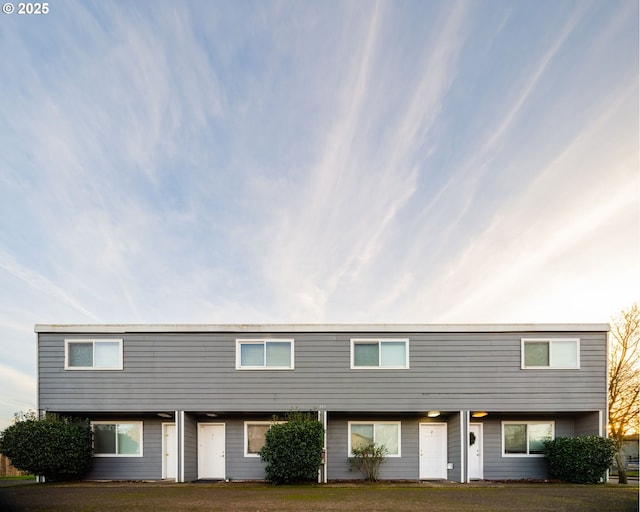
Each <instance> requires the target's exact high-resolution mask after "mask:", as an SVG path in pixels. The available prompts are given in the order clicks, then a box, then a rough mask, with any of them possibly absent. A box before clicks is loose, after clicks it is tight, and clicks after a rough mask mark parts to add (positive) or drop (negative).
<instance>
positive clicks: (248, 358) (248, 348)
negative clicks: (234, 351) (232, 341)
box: [240, 343, 264, 366]
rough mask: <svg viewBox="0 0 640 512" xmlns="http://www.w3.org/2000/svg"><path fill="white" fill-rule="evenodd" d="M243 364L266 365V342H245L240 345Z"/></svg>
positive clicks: (241, 362)
mask: <svg viewBox="0 0 640 512" xmlns="http://www.w3.org/2000/svg"><path fill="white" fill-rule="evenodd" d="M240 365H241V366H264V344H263V343H243V344H242V345H240Z"/></svg>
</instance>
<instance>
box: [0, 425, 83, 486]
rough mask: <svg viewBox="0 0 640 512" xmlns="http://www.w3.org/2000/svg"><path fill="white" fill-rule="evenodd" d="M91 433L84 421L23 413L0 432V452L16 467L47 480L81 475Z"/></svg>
mask: <svg viewBox="0 0 640 512" xmlns="http://www.w3.org/2000/svg"><path fill="white" fill-rule="evenodd" d="M92 451H93V448H92V432H91V428H90V426H89V424H88V422H86V421H78V420H74V419H70V418H62V417H57V416H52V415H49V416H47V417H46V418H45V419H37V418H36V417H35V414H30V415H26V416H23V418H21V419H18V420H17V421H16V422H15V423H14V424H13V425H10V426H9V427H7V428H6V429H5V430H4V431H3V432H1V433H0V453H2V454H3V455H5V456H6V457H8V458H9V459H11V463H12V464H13V466H14V467H15V468H17V469H20V470H22V471H27V472H29V473H31V474H34V475H41V476H44V477H45V479H46V480H47V481H65V480H75V479H79V478H81V477H82V476H83V475H84V474H85V473H86V472H87V471H88V470H89V468H90V467H91V457H92Z"/></svg>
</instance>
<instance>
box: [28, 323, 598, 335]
mask: <svg viewBox="0 0 640 512" xmlns="http://www.w3.org/2000/svg"><path fill="white" fill-rule="evenodd" d="M34 330H35V332H36V333H95V334H103V333H107V334H109V333H120V334H124V333H147V332H149V333H160V332H167V333H172V332H194V333H195V332H258V333H260V332H264V333H271V332H430V333H434V332H448V333H451V332H461V333H464V332H608V331H609V330H610V326H609V324H586V323H575V324H36V325H35V327H34Z"/></svg>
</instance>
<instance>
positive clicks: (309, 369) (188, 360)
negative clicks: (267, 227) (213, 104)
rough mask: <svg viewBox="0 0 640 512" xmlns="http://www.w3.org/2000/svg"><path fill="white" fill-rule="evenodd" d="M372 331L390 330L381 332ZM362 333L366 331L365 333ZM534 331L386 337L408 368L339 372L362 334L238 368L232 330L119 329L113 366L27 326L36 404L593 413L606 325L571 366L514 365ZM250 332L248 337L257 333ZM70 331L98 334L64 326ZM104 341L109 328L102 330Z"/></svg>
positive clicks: (313, 340) (317, 337)
mask: <svg viewBox="0 0 640 512" xmlns="http://www.w3.org/2000/svg"><path fill="white" fill-rule="evenodd" d="M378 334H379V335H380V337H386V338H388V337H392V335H390V334H389V333H388V332H386V333H378ZM378 334H376V333H368V334H366V337H375V336H376V335H378ZM534 335H535V336H540V333H532V334H531V335H528V334H527V333H522V332H517V333H508V332H507V333H441V334H440V333H409V334H403V333H398V334H397V337H406V338H409V340H410V369H407V370H351V369H350V368H349V365H350V339H351V338H352V337H365V335H363V334H362V333H333V334H332V333H278V335H277V336H275V337H280V338H294V339H295V370H292V371H269V370H262V371H259V370H256V371H238V370H236V369H235V364H236V363H235V354H236V337H242V338H246V337H250V336H251V334H248V333H243V334H242V335H238V336H236V335H234V334H233V333H210V334H207V333H186V334H184V333H170V334H169V333H167V334H162V333H155V334H144V333H135V334H124V335H118V336H117V337H119V338H122V339H123V340H124V370H122V371H65V370H64V339H65V335H64V334H62V333H55V334H50V333H40V334H39V352H38V354H39V357H38V368H39V400H40V408H42V409H49V410H59V411H96V412H98V411H108V410H123V411H156V410H170V411H171V410H193V411H203V410H214V411H216V410H220V411H255V412H259V411H269V410H273V409H278V410H288V409H290V408H292V407H298V408H305V409H306V408H326V409H327V410H335V411H380V410H387V411H398V412H401V411H422V410H429V409H441V410H466V409H486V410H493V411H500V410H502V411H505V410H509V411H553V410H558V409H561V410H565V411H584V410H597V409H604V404H605V401H606V397H605V391H606V355H605V354H606V353H605V345H606V333H604V332H603V333H577V332H576V333H567V332H559V333H555V334H554V333H549V334H548V335H549V336H550V337H552V336H556V337H578V338H580V340H581V358H580V359H581V368H580V369H579V370H522V369H521V368H520V340H521V338H522V337H527V336H534ZM265 336H266V335H265V334H264V333H263V334H256V335H255V337H265ZM66 337H67V338H68V339H72V338H77V339H78V338H88V337H91V338H96V339H97V338H109V336H108V335H104V334H101V335H96V336H92V335H91V334H90V333H88V334H73V335H68V336H66ZM114 337H115V336H114Z"/></svg>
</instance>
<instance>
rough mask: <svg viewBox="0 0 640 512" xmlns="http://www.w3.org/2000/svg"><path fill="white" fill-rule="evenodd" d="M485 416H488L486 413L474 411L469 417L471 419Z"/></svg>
mask: <svg viewBox="0 0 640 512" xmlns="http://www.w3.org/2000/svg"><path fill="white" fill-rule="evenodd" d="M487 414H489V413H488V412H486V411H474V412H472V413H471V417H472V418H484V417H485V416H486V415H487Z"/></svg>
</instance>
